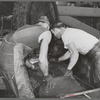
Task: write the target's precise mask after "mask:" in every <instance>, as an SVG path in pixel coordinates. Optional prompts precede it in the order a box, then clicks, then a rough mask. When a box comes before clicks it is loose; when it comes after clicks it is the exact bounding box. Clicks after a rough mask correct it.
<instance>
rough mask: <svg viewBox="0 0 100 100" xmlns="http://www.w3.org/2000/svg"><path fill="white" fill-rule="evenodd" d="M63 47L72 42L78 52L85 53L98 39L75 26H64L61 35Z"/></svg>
mask: <svg viewBox="0 0 100 100" xmlns="http://www.w3.org/2000/svg"><path fill="white" fill-rule="evenodd" d="M62 40H63V43H64V48H66V49H67V44H68V43H70V42H74V43H75V45H76V48H77V50H78V52H80V53H81V54H83V55H85V54H86V53H88V52H89V51H90V50H91V49H92V48H93V46H94V45H95V44H96V43H97V42H98V41H99V40H98V39H97V38H96V37H94V36H92V35H91V34H89V33H87V32H85V31H83V30H80V29H75V28H66V30H65V31H64V33H63V35H62Z"/></svg>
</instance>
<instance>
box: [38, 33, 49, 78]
mask: <svg viewBox="0 0 100 100" xmlns="http://www.w3.org/2000/svg"><path fill="white" fill-rule="evenodd" d="M43 34H44V33H43ZM39 39H40V40H41V46H40V53H39V66H40V69H41V71H42V72H43V74H44V76H47V75H48V58H47V56H48V46H49V43H50V41H51V33H50V32H49V31H47V32H45V35H41V37H40V38H39Z"/></svg>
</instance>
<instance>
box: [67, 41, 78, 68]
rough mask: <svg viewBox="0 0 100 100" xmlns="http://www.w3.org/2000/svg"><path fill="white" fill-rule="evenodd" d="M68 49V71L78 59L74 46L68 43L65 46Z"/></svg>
mask: <svg viewBox="0 0 100 100" xmlns="http://www.w3.org/2000/svg"><path fill="white" fill-rule="evenodd" d="M67 47H68V49H69V52H70V62H69V65H68V68H67V69H68V70H71V69H72V68H73V67H74V66H75V64H76V63H77V61H78V58H79V53H78V51H77V49H76V46H75V44H74V43H73V42H70V43H69V44H68V45H67Z"/></svg>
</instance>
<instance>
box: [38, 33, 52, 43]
mask: <svg viewBox="0 0 100 100" xmlns="http://www.w3.org/2000/svg"><path fill="white" fill-rule="evenodd" d="M51 38H52V35H51V32H50V31H45V32H43V33H42V34H41V35H40V36H39V38H38V43H40V42H41V40H43V39H45V40H46V41H47V42H48V43H50V41H51Z"/></svg>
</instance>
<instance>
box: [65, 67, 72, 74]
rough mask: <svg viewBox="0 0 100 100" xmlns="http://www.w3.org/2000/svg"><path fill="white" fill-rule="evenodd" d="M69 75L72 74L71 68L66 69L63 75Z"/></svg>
mask: <svg viewBox="0 0 100 100" xmlns="http://www.w3.org/2000/svg"><path fill="white" fill-rule="evenodd" d="M70 75H72V70H68V69H67V71H66V73H65V75H64V76H70Z"/></svg>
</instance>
